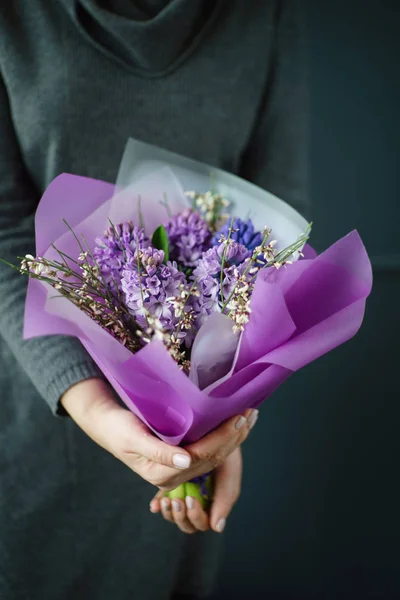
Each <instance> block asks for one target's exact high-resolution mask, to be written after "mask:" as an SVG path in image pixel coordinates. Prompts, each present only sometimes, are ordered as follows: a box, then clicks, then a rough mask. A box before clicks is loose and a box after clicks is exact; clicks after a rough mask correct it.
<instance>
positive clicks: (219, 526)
mask: <svg viewBox="0 0 400 600" xmlns="http://www.w3.org/2000/svg"><path fill="white" fill-rule="evenodd" d="M225 525H226V519H220V520H219V521H218V523H217V525H216V527H215V529H216V530H217V531H218V533H222V532H223V530H224V529H225Z"/></svg>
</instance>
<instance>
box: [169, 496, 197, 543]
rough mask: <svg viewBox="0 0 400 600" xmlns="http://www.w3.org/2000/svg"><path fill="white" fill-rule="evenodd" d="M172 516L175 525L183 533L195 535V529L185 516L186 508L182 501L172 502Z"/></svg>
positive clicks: (174, 500) (175, 500)
mask: <svg viewBox="0 0 400 600" xmlns="http://www.w3.org/2000/svg"><path fill="white" fill-rule="evenodd" d="M172 516H173V519H174V522H175V524H176V525H177V526H178V527H179V529H180V530H181V531H183V533H189V534H192V533H196V527H195V526H194V525H192V523H190V521H189V519H188V518H187V516H186V507H185V503H184V502H183V500H179V499H178V498H174V499H173V500H172Z"/></svg>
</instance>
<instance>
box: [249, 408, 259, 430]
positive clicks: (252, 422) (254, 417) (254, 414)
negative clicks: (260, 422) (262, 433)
mask: <svg viewBox="0 0 400 600" xmlns="http://www.w3.org/2000/svg"><path fill="white" fill-rule="evenodd" d="M257 419H258V410H253V412H252V413H251V415H250V416H249V418H248V419H247V421H248V424H249V427H250V429H253V427H254V425H255V424H256V423H257Z"/></svg>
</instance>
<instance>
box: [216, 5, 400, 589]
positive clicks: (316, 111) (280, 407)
mask: <svg viewBox="0 0 400 600" xmlns="http://www.w3.org/2000/svg"><path fill="white" fill-rule="evenodd" d="M304 5H305V10H306V11H307V16H308V22H309V47H310V65H311V91H312V114H311V195H312V214H311V218H312V219H313V221H314V223H315V225H314V230H313V237H312V242H313V245H314V246H315V247H316V248H317V249H318V250H323V249H324V248H326V247H327V246H328V245H330V244H331V243H332V242H333V241H335V240H336V239H338V238H339V237H341V236H342V235H344V234H346V233H347V232H348V231H350V230H351V229H353V228H357V229H358V230H359V232H360V233H361V236H362V238H363V240H364V242H365V244H366V246H367V249H368V252H369V254H370V256H371V259H372V262H373V266H374V288H373V293H372V295H371V297H370V299H369V302H368V306H367V312H366V317H365V321H364V324H363V327H362V329H361V331H360V332H359V334H358V335H357V337H356V338H355V339H354V340H352V341H350V342H349V343H347V344H346V345H344V346H343V347H341V348H339V349H337V350H335V351H333V352H332V353H331V354H329V355H328V356H325V357H323V358H321V359H320V360H318V361H317V362H316V363H314V364H312V365H310V366H308V367H307V368H305V369H304V370H303V371H301V372H299V373H297V374H295V375H294V376H293V377H292V378H291V379H290V380H289V381H288V382H287V383H286V384H285V385H284V386H283V387H282V388H281V389H280V390H278V392H276V393H275V394H274V395H273V397H272V398H271V399H270V400H268V401H267V402H266V403H265V404H264V406H263V408H262V412H261V415H260V419H259V423H258V424H257V426H256V428H255V430H254V432H253V433H252V435H251V440H249V441H248V442H247V443H246V446H245V449H244V455H245V473H244V482H243V493H242V498H241V500H240V502H239V504H238V506H237V507H236V508H235V511H234V513H233V514H232V516H231V517H230V519H229V521H228V525H227V529H226V534H225V535H226V541H227V544H226V545H227V548H226V553H225V562H224V567H223V570H222V572H221V576H220V582H219V589H218V592H217V594H216V596H215V598H219V599H221V598H230V600H236V599H239V598H240V599H243V598H251V599H253V598H254V599H255V598H264V597H265V598H271V599H275V598H276V599H281V598H282V599H286V598H296V600H299V599H301V598H308V599H309V598H318V599H319V598H321V599H322V600H325V599H327V600H330V599H347V598H348V599H354V600H356V599H357V600H358V598H360V599H362V600H366V599H370V598H383V599H385V600H386V599H391V598H400V517H399V510H400V495H399V489H398V478H399V458H400V442H399V437H400V436H399V428H400V393H399V386H398V380H399V374H400V352H399V337H400V316H399V313H400V250H399V246H400V234H399V221H400V209H399V180H400V126H399V123H400V116H399V110H400V68H399V62H400V39H399V38H400V18H399V14H400V11H399V6H398V4H397V3H396V2H389V1H387V0H386V1H383V2H379V3H378V2H369V1H364V2H362V1H361V0H360V1H358V0H357V1H351V0H350V1H348V2H345V1H344V0H339V1H335V2H334V1H317V0H309V1H308V2H304Z"/></svg>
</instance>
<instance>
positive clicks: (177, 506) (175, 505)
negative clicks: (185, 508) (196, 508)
mask: <svg viewBox="0 0 400 600" xmlns="http://www.w3.org/2000/svg"><path fill="white" fill-rule="evenodd" d="M172 508H173V509H174V510H176V512H179V511H180V510H182V506H181V503H180V502H179V500H172Z"/></svg>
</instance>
